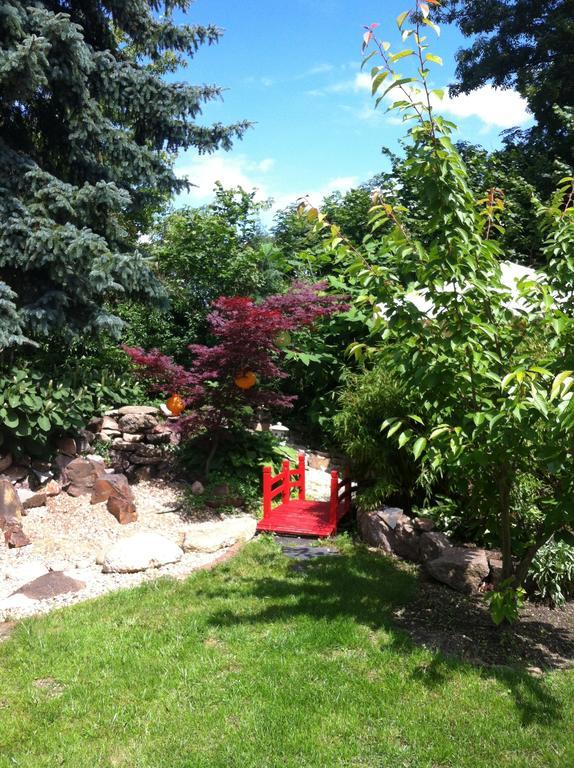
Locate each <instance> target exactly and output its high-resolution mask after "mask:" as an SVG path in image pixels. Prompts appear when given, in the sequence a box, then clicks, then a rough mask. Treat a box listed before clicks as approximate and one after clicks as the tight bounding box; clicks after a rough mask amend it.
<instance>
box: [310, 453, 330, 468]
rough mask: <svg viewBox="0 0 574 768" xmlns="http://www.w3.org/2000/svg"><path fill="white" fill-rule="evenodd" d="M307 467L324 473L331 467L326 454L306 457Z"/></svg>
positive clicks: (314, 454)
mask: <svg viewBox="0 0 574 768" xmlns="http://www.w3.org/2000/svg"><path fill="white" fill-rule="evenodd" d="M307 465H308V466H309V467H310V468H311V469H320V470H322V471H323V472H326V471H327V470H328V469H329V467H330V466H331V459H330V457H329V456H327V454H326V453H309V454H308V455H307Z"/></svg>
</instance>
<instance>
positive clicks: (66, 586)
mask: <svg viewBox="0 0 574 768" xmlns="http://www.w3.org/2000/svg"><path fill="white" fill-rule="evenodd" d="M85 586H86V585H85V583H84V582H83V581H77V580H76V579H71V578H70V577H69V576H65V575H64V574H63V573H60V572H59V571H51V572H50V573H46V574H44V576H39V577H38V578H37V579H34V581H30V582H29V583H28V584H24V586H23V587H20V589H17V590H16V591H15V592H13V593H12V594H13V595H24V596H25V597H28V598H29V599H31V600H48V599H50V598H51V597H56V596H57V595H64V594H67V593H68V592H79V591H80V590H81V589H84V587H85Z"/></svg>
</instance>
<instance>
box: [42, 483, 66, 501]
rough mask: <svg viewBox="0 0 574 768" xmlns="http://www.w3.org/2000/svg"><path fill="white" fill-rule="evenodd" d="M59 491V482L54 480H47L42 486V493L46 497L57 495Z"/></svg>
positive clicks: (60, 490)
mask: <svg viewBox="0 0 574 768" xmlns="http://www.w3.org/2000/svg"><path fill="white" fill-rule="evenodd" d="M61 492H62V489H61V488H60V484H59V483H58V482H57V481H56V480H48V482H47V483H46V485H45V486H44V493H45V494H46V496H48V497H51V496H59V494H60V493H61Z"/></svg>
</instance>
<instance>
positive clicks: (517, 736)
mask: <svg viewBox="0 0 574 768" xmlns="http://www.w3.org/2000/svg"><path fill="white" fill-rule="evenodd" d="M340 547H341V554H340V555H339V556H335V557H325V558H318V559H315V560H313V561H311V562H307V563H305V564H302V563H300V562H295V563H294V562H293V561H292V560H288V559H287V558H285V557H284V556H283V555H282V554H280V552H279V549H278V547H277V546H276V545H275V544H274V543H273V542H272V541H271V540H269V539H267V538H266V537H265V538H262V539H259V540H258V541H256V542H253V543H251V544H249V545H248V546H247V547H246V548H245V549H244V550H243V551H242V552H241V553H240V554H239V555H238V556H237V557H236V558H235V559H233V560H231V561H229V562H228V563H227V564H225V565H222V566H219V567H217V568H216V569H215V570H213V571H206V572H198V573H196V574H195V575H193V576H192V577H191V578H190V579H188V580H187V581H185V582H184V583H178V582H175V581H171V580H160V581H157V582H153V583H149V584H147V585H145V586H142V587H140V588H138V589H135V590H130V591H124V592H121V593H116V594H113V595H109V596H107V597H105V598H102V599H99V600H97V601H93V602H88V603H84V604H80V605H77V606H74V607H72V608H70V609H67V610H66V611H65V612H55V613H52V614H50V615H49V616H46V617H43V618H39V619H34V620H29V621H25V622H23V623H21V624H20V625H19V626H18V627H17V628H16V630H15V632H14V634H13V635H12V637H11V638H10V639H9V640H7V641H5V642H3V643H2V644H1V645H0V691H1V694H0V701H1V703H2V706H1V707H0V744H1V745H2V747H1V749H0V766H2V768H4V766H6V768H8V767H9V766H13V765H19V766H22V768H54V767H55V766H64V767H68V766H69V768H76V766H78V765H85V764H87V763H89V764H90V765H92V766H94V768H99V767H100V766H101V768H103V767H104V766H106V768H107V766H117V767H118V768H120V767H122V766H125V767H126V768H128V767H129V768H132V766H138V768H157V766H158V765H166V766H169V768H184V766H185V768H187V767H188V766H194V768H196V767H197V768H219V767H221V768H223V766H237V768H260V767H261V766H266V768H279V767H281V768H295V767H297V768H300V767H301V766H305V768H320V767H321V768H323V766H341V767H342V766H351V765H352V766H361V768H380V766H382V765H389V766H405V767H406V768H431V766H432V767H433V768H436V767H437V766H441V768H470V767H471V766H472V767H473V768H492V766H493V765H497V766H501V768H563V766H566V765H569V764H570V763H571V762H572V760H574V744H573V743H572V739H571V733H570V728H569V727H568V724H569V723H570V722H571V720H572V717H573V716H574V701H573V698H572V682H573V677H572V671H560V672H559V671H556V672H553V673H550V674H548V675H547V676H545V677H544V678H540V677H538V678H537V677H533V676H531V675H528V674H527V673H526V672H525V671H523V670H521V669H519V668H517V669H512V668H509V667H493V668H488V667H485V668H480V667H473V666H471V665H469V664H465V663H461V662H457V661H455V660H447V659H445V658H444V657H442V656H441V655H439V654H435V653H433V652H430V651H427V650H425V649H424V648H422V647H417V646H414V645H412V644H411V643H410V642H409V641H408V639H407V638H406V636H405V635H404V634H403V633H402V632H401V631H399V630H397V628H396V627H395V625H394V619H393V615H394V614H395V612H396V611H399V612H400V609H401V608H404V607H406V606H408V605H409V601H410V600H411V599H413V598H414V596H415V594H416V579H415V577H414V575H413V574H412V573H410V572H409V571H406V570H401V569H399V568H397V566H396V565H395V564H393V563H392V562H391V561H389V560H387V559H385V558H381V557H380V556H378V555H376V554H373V553H369V552H367V551H365V550H363V549H361V548H358V549H355V548H354V547H352V546H350V545H349V544H346V543H345V542H342V543H341V544H340Z"/></svg>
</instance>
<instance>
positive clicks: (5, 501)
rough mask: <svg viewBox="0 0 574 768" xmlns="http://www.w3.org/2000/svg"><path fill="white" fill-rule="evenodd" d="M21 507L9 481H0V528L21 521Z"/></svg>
mask: <svg viewBox="0 0 574 768" xmlns="http://www.w3.org/2000/svg"><path fill="white" fill-rule="evenodd" d="M22 511H23V506H22V502H21V501H20V497H19V495H18V493H17V491H16V490H15V489H14V488H13V487H12V483H11V482H10V481H9V480H0V528H2V527H3V525H5V524H6V525H7V524H8V523H10V524H11V523H13V522H19V521H20V520H21V519H22Z"/></svg>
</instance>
